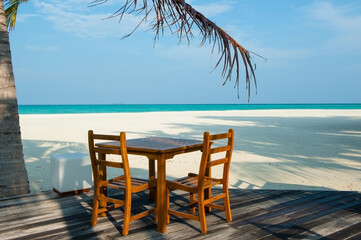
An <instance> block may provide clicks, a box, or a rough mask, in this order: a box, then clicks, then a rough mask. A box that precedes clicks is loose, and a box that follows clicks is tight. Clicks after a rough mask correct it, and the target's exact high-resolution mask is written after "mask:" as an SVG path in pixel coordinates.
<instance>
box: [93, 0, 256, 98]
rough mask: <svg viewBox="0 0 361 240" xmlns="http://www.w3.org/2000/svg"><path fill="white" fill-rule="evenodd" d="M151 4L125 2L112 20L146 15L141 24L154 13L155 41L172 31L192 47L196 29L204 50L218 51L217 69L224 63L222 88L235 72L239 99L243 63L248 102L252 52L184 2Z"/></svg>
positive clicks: (98, 1)
mask: <svg viewBox="0 0 361 240" xmlns="http://www.w3.org/2000/svg"><path fill="white" fill-rule="evenodd" d="M107 1H108V0H95V1H93V2H92V3H91V5H98V4H102V3H105V2H107ZM140 1H141V2H140ZM149 2H152V6H151V7H150V8H149V7H148V4H149V3H148V1H147V0H125V3H124V5H123V6H122V7H121V8H119V10H118V11H116V12H115V13H114V14H113V15H111V16H110V17H120V19H122V17H123V15H124V14H132V13H144V18H143V19H142V20H141V23H142V22H143V21H144V20H146V19H147V18H148V17H149V15H150V13H151V12H152V11H153V12H154V13H155V17H154V19H153V20H152V22H151V28H152V29H153V31H154V33H155V37H154V39H155V40H156V39H158V38H159V36H160V35H161V34H162V35H163V33H164V30H165V29H169V30H170V32H171V33H173V34H177V35H178V37H179V42H181V41H182V40H183V39H186V41H188V43H189V42H190V41H191V40H192V39H193V32H192V29H193V27H194V26H196V27H197V28H198V29H199V31H200V34H201V36H202V40H201V43H200V45H201V46H202V45H204V44H205V43H206V42H207V41H208V42H209V43H210V44H212V43H213V44H212V45H213V47H212V52H213V51H214V49H215V48H216V47H217V48H218V53H219V54H220V58H219V60H218V62H217V63H216V65H215V67H214V69H216V68H217V67H218V66H219V65H220V63H221V62H223V70H222V73H221V75H222V78H223V79H224V82H223V84H225V83H226V82H230V81H231V78H232V74H233V72H234V68H235V72H236V80H235V87H237V90H238V97H239V78H240V71H241V66H240V59H241V61H243V65H244V72H245V80H246V88H247V90H248V100H249V98H250V88H251V81H250V79H251V78H253V79H254V83H255V87H256V88H257V84H256V76H255V65H254V66H253V64H252V58H251V55H250V52H249V51H247V50H246V49H245V48H243V47H242V46H241V45H240V44H239V43H238V42H237V41H236V40H235V39H234V38H232V37H231V36H230V35H229V34H227V33H226V32H225V31H224V30H223V29H222V28H220V27H218V26H217V25H216V24H215V23H214V22H212V21H211V20H209V19H208V18H206V17H205V16H204V15H203V14H202V13H200V12H198V11H197V10H195V9H194V8H193V7H192V6H191V5H190V4H188V3H186V2H185V1H184V0H151V1H149ZM148 9H150V10H148ZM138 27H139V25H138V26H137V27H136V28H135V29H134V30H133V31H132V32H131V33H130V34H128V35H127V36H125V37H128V36H130V35H131V34H132V33H133V32H134V31H135V30H136V29H137V28H138Z"/></svg>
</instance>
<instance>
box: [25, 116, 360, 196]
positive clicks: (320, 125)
mask: <svg viewBox="0 0 361 240" xmlns="http://www.w3.org/2000/svg"><path fill="white" fill-rule="evenodd" d="M20 125H21V131H22V139H23V145H24V155H25V161H26V167H27V170H28V175H29V181H30V184H31V191H32V192H39V191H45V190H50V189H52V186H51V183H50V156H51V155H52V154H57V153H66V152H84V153H87V151H88V149H87V131H88V130H89V129H92V130H94V132H96V133H106V134H118V133H119V132H120V131H126V132H127V138H128V139H131V138H137V137H146V136H165V137H177V138H196V139H202V134H203V132H204V131H210V132H211V133H218V132H224V131H227V130H228V129H229V128H233V129H234V130H235V133H236V136H235V146H234V154H233V159H232V165H231V171H230V186H231V187H233V188H248V189H310V190H312V189H313V190H322V189H324V190H329V189H334V190H356V191H361V110H249V111H202V112H157V113H113V114H64V115H58V114H57V115H21V116H20ZM130 159H131V160H132V162H131V167H132V174H133V175H135V176H142V177H146V176H147V167H148V161H147V159H146V158H145V157H141V156H131V157H130ZM199 159H200V153H199V152H196V153H189V154H183V155H180V156H176V157H175V158H174V159H172V160H169V162H168V164H167V177H169V178H173V177H180V176H184V175H185V174H186V173H188V172H197V168H198V163H199Z"/></svg>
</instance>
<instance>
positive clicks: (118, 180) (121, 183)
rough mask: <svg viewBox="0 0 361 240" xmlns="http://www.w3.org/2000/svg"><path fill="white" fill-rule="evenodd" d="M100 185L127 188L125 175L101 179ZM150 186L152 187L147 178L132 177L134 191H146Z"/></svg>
mask: <svg viewBox="0 0 361 240" xmlns="http://www.w3.org/2000/svg"><path fill="white" fill-rule="evenodd" d="M100 186H102V187H109V188H115V189H123V190H125V188H126V184H125V176H124V175H122V176H118V177H115V178H112V179H109V180H107V181H100ZM149 187H150V183H149V181H148V180H147V179H142V178H133V177H132V178H131V189H132V193H135V192H140V191H144V190H146V189H149Z"/></svg>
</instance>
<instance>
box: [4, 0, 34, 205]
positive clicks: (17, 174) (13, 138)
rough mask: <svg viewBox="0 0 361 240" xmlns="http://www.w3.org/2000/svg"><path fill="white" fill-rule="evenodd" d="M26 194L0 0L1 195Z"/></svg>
mask: <svg viewBox="0 0 361 240" xmlns="http://www.w3.org/2000/svg"><path fill="white" fill-rule="evenodd" d="M27 193H29V181H28V174H27V171H26V168H25V161H24V154H23V145H22V142H21V135H20V125H19V113H18V102H17V98H16V89H15V79H14V74H13V66H12V62H11V52H10V43H9V33H8V31H7V28H6V17H5V12H4V3H3V0H0V198H3V197H9V196H14V195H22V194H27Z"/></svg>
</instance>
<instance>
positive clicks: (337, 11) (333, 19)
mask: <svg viewBox="0 0 361 240" xmlns="http://www.w3.org/2000/svg"><path fill="white" fill-rule="evenodd" d="M360 8H361V5H360V4H358V6H357V5H338V6H335V5H332V4H331V3H330V2H317V3H315V4H313V5H312V6H309V8H308V13H309V16H310V17H311V19H312V20H314V24H315V25H316V26H317V25H318V24H319V25H321V26H322V27H323V28H326V29H328V30H331V31H332V32H333V34H334V36H333V37H332V38H330V39H329V40H328V41H327V43H326V47H327V48H328V50H332V51H348V52H353V53H358V54H360V53H361V14H360V13H359V11H358V12H357V13H355V12H356V11H355V10H357V9H358V10H360Z"/></svg>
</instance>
